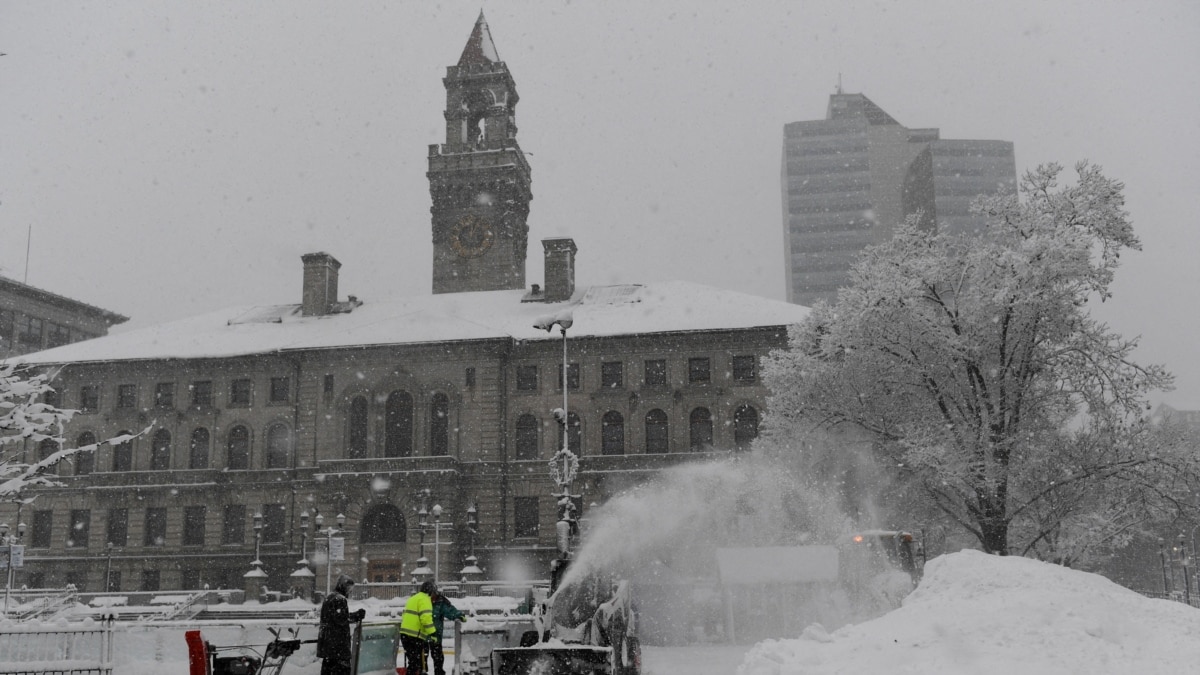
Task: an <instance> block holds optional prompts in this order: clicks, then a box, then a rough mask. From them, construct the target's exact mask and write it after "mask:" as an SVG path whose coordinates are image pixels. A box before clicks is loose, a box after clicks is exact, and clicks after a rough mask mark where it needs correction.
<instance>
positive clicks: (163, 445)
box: [150, 429, 171, 471]
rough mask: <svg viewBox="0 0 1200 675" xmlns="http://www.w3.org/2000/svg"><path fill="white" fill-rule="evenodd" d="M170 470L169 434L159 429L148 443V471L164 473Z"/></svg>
mask: <svg viewBox="0 0 1200 675" xmlns="http://www.w3.org/2000/svg"><path fill="white" fill-rule="evenodd" d="M170 468H171V432H169V431H167V430H166V429H159V430H158V431H156V432H154V439H153V440H152V441H150V470H151V471H166V470H167V469H170Z"/></svg>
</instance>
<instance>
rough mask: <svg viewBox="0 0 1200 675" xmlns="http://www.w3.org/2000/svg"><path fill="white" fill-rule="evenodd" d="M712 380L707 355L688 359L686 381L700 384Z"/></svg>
mask: <svg viewBox="0 0 1200 675" xmlns="http://www.w3.org/2000/svg"><path fill="white" fill-rule="evenodd" d="M711 381H712V366H711V362H710V361H709V359H708V357H707V356H697V357H694V358H690V359H688V382H690V383H692V384H702V383H705V382H711Z"/></svg>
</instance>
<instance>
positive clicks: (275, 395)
mask: <svg viewBox="0 0 1200 675" xmlns="http://www.w3.org/2000/svg"><path fill="white" fill-rule="evenodd" d="M291 384H292V378H290V377H272V378H271V403H287V402H288V401H290V400H292V392H291V389H292V387H291Z"/></svg>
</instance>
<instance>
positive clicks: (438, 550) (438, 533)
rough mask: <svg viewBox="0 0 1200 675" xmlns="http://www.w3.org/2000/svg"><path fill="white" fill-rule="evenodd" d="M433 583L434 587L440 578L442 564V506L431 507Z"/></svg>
mask: <svg viewBox="0 0 1200 675" xmlns="http://www.w3.org/2000/svg"><path fill="white" fill-rule="evenodd" d="M432 513H433V583H434V584H435V585H436V584H437V583H438V582H439V581H441V578H440V577H439V576H438V573H439V572H440V571H441V563H442V505H441V504H434V505H433V512H432Z"/></svg>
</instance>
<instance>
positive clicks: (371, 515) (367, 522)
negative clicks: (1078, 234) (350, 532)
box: [362, 504, 405, 544]
mask: <svg viewBox="0 0 1200 675" xmlns="http://www.w3.org/2000/svg"><path fill="white" fill-rule="evenodd" d="M404 540H405V526H404V515H403V514H402V513H400V509H399V508H397V507H395V506H393V505H392V504H378V505H376V506H374V507H372V508H371V510H370V511H368V512H367V515H365V516H363V520H362V541H363V543H364V544H382V543H395V542H403V541H404Z"/></svg>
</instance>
